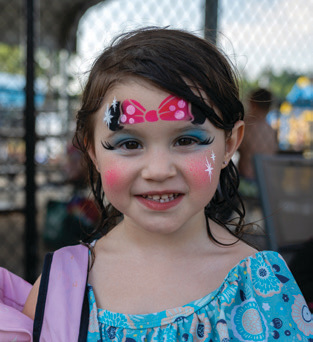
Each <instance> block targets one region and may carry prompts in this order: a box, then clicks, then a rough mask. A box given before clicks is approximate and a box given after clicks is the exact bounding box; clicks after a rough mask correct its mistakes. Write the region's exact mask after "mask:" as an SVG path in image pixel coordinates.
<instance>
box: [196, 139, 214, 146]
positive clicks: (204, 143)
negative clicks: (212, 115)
mask: <svg viewBox="0 0 313 342" xmlns="http://www.w3.org/2000/svg"><path fill="white" fill-rule="evenodd" d="M214 139H215V137H213V138H209V139H205V140H203V141H200V142H199V145H210V144H212V142H213V141H214Z"/></svg>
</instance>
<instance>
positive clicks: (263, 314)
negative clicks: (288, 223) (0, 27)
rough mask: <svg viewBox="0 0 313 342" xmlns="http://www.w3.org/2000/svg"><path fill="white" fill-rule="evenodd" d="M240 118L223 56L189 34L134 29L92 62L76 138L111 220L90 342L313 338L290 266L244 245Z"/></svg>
mask: <svg viewBox="0 0 313 342" xmlns="http://www.w3.org/2000/svg"><path fill="white" fill-rule="evenodd" d="M243 117H244V110H243V106H242V104H241V102H240V100H239V98H238V88H237V83H236V79H235V76H234V73H233V71H232V69H231V67H230V65H229V63H228V61H227V59H226V58H225V57H224V56H223V55H222V54H221V53H220V52H219V51H218V50H217V49H216V47H214V46H213V45H211V44H210V43H209V42H207V41H205V40H203V39H201V38H198V37H196V36H193V35H191V34H189V33H187V32H184V31H178V30H170V29H158V28H149V29H142V30H139V31H136V32H131V33H129V34H125V35H122V36H121V37H119V38H118V39H117V40H116V41H115V42H114V43H113V44H112V46H110V47H109V48H107V49H106V50H105V51H104V52H103V53H102V54H101V55H100V57H99V58H98V59H97V61H96V62H95V64H94V65H93V68H92V70H91V73H90V76H89V80H88V82H87V85H86V88H85V91H84V94H83V100H82V107H81V109H80V110H79V112H78V115H77V130H76V135H75V139H76V141H77V142H78V144H79V147H80V149H81V150H82V151H83V153H85V155H86V157H87V160H88V163H89V172H90V181H91V186H92V191H93V193H94V196H95V198H96V200H97V202H98V205H99V207H100V209H101V213H102V221H101V225H100V226H99V228H98V229H97V230H96V231H95V232H94V234H93V237H94V239H95V238H97V239H95V240H94V241H93V242H92V243H91V244H90V245H89V248H90V253H89V254H90V262H89V272H88V279H87V282H88V284H87V294H88V306H89V322H88V333H87V340H88V341H127V342H133V341H224V342H225V341H230V340H238V341H268V340H277V339H280V340H282V341H285V340H286V339H287V337H288V340H291V341H296V340H301V341H309V338H313V323H312V320H311V315H310V314H309V311H308V308H307V306H306V304H305V301H304V299H303V297H302V295H301V292H300V290H299V288H298V286H297V285H296V283H295V281H294V279H293V277H292V275H291V273H290V272H289V270H288V268H287V266H286V264H285V262H284V261H283V259H282V258H281V256H279V255H278V254H277V253H275V252H270V251H267V252H258V251H257V250H256V249H254V248H253V247H251V246H250V245H248V244H247V243H245V242H244V241H243V240H242V234H243V228H244V207H243V203H242V201H241V199H240V197H239V195H238V192H237V188H238V174H237V171H236V168H235V166H234V164H233V162H232V160H231V158H232V156H233V154H234V152H235V151H236V149H237V148H238V146H239V144H240V142H241V140H242V137H243V134H244V124H243ZM229 209H231V211H233V212H234V213H235V214H236V215H235V216H237V219H235V218H233V219H231V218H229V217H228V216H229V215H226V212H229ZM99 237H100V238H99ZM39 284H40V279H39V280H38V281H37V282H36V284H35V285H34V287H33V289H32V291H31V293H30V295H29V297H28V300H27V302H26V305H25V307H24V313H26V314H27V315H28V316H29V317H31V318H34V317H35V311H36V302H37V297H38V289H39ZM40 286H42V285H40ZM48 294H49V293H48ZM48 299H49V295H48V297H47V300H48ZM50 300H51V298H50ZM54 300H57V298H54ZM58 305H59V306H61V307H62V303H59V304H58ZM80 310H81V309H80ZM37 312H38V307H37ZM37 312H36V315H37ZM46 319H47V320H49V317H46ZM68 319H69V322H70V319H71V318H70V317H69V318H68ZM51 329H52V330H53V329H55V330H57V329H59V330H60V328H59V327H53V326H52V325H51Z"/></svg>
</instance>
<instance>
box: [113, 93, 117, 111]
mask: <svg viewBox="0 0 313 342" xmlns="http://www.w3.org/2000/svg"><path fill="white" fill-rule="evenodd" d="M116 106H117V100H116V97H115V96H114V99H113V102H112V107H113V109H114V111H115V110H116Z"/></svg>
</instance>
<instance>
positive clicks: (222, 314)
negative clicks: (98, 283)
mask: <svg viewBox="0 0 313 342" xmlns="http://www.w3.org/2000/svg"><path fill="white" fill-rule="evenodd" d="M88 291H89V305H90V320H89V330H88V338H87V341H97V342H100V341H110V342H112V341H116V342H117V341H119V342H120V341H121V342H122V341H123V342H124V341H125V342H144V341H162V342H166V341H168V342H175V341H182V342H187V341H188V342H189V341H208V342H211V341H212V342H213V341H221V342H228V341H276V340H279V341H312V342H313V320H312V315H311V313H310V311H309V309H308V306H307V304H306V302H305V300H304V298H303V296H302V294H301V291H300V289H299V287H298V285H297V284H296V282H295V280H294V278H293V276H292V274H291V273H290V271H289V269H288V267H287V265H286V263H285V261H284V260H283V258H282V257H281V256H280V255H279V254H277V253H276V252H271V251H266V252H258V253H256V254H255V255H254V256H250V257H248V258H246V259H244V260H242V261H241V262H240V263H239V264H237V265H236V266H235V267H234V268H233V269H232V270H231V271H230V272H229V274H228V275H227V277H226V278H225V280H224V281H223V283H222V284H221V286H220V287H219V288H218V289H216V290H215V291H213V292H212V293H210V294H208V295H207V296H205V297H203V298H201V299H199V300H196V301H193V302H191V303H189V304H187V305H184V306H182V307H179V308H176V309H170V310H166V311H162V312H158V313H154V314H145V315H125V314H120V313H113V312H109V311H107V310H102V309H99V308H97V306H96V301H95V297H94V293H93V290H92V287H91V286H90V285H88Z"/></svg>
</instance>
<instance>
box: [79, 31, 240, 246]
mask: <svg viewBox="0 0 313 342" xmlns="http://www.w3.org/2000/svg"><path fill="white" fill-rule="evenodd" d="M128 77H139V78H142V79H144V80H145V81H148V82H152V83H153V84H154V85H155V86H157V87H160V88H161V89H163V90H166V91H167V92H169V93H172V94H175V95H176V96H178V97H181V98H184V99H185V100H186V101H188V102H190V103H191V104H192V106H193V110H196V111H199V113H202V114H203V115H205V117H206V118H207V119H208V120H209V121H210V122H211V123H212V124H213V125H214V126H215V127H217V128H219V129H223V130H224V131H225V132H226V134H227V135H228V136H229V135H231V131H232V128H233V127H234V124H235V123H236V122H237V121H238V120H243V118H244V109H243V105H242V103H241V101H240V100H239V90H238V83H237V78H236V75H235V72H234V69H233V67H232V66H231V64H230V62H229V61H228V59H227V57H226V56H224V55H223V53H222V52H220V51H219V50H218V49H217V48H216V46H214V45H213V44H211V43H210V42H208V41H206V40H205V39H202V38H199V37H197V36H195V35H193V34H190V33H188V32H186V31H183V30H174V29H168V28H155V27H150V28H144V29H140V30H136V31H132V32H129V33H125V34H122V35H120V36H119V37H117V38H116V39H115V40H114V41H113V43H112V44H111V45H110V46H109V47H107V48H106V49H105V50H104V51H103V52H102V53H101V54H100V56H99V57H98V58H97V59H96V61H95V63H94V64H93V66H92V69H91V71H90V74H89V78H88V81H87V84H86V87H85V89H84V92H83V96H82V105H81V109H80V110H79V111H78V113H77V128H76V132H75V136H74V141H75V142H76V145H77V147H78V148H79V149H80V150H81V151H82V152H83V153H84V154H85V157H86V160H87V163H88V169H89V180H90V184H91V189H92V192H93V194H94V197H95V200H96V202H97V204H98V206H99V209H100V211H101V214H102V220H101V223H100V225H99V227H97V228H96V229H95V231H94V233H93V234H92V237H95V236H102V235H105V234H106V233H107V232H108V231H110V230H111V229H112V228H113V227H114V225H115V224H116V222H117V220H118V218H119V217H122V214H121V213H120V212H119V211H118V210H117V209H115V208H114V207H113V206H112V205H111V204H105V201H104V200H105V194H104V192H103V188H102V184H101V177H100V174H99V173H98V172H97V170H96V169H95V167H94V165H93V163H92V161H91V159H90V157H89V155H88V150H89V148H94V146H93V144H94V136H93V134H94V120H95V113H96V112H97V111H98V110H99V109H100V107H101V106H102V105H103V98H104V97H105V95H106V92H107V91H108V90H109V89H110V88H111V87H113V86H114V85H115V84H117V83H119V82H121V81H123V80H124V79H125V78H128ZM203 94H205V95H203ZM204 96H205V97H206V99H209V101H210V104H208V103H207V101H206V100H205V99H204ZM213 107H216V108H218V110H219V112H220V115H217V114H216V113H215V111H214V110H213ZM238 186H239V177H238V172H237V169H236V167H235V165H234V164H233V162H232V161H230V162H229V164H228V165H227V166H226V167H225V168H223V169H222V171H221V175H220V182H219V187H218V189H217V191H216V193H215V195H214V196H213V198H212V200H211V201H210V203H208V205H207V206H206V207H205V216H206V218H207V229H208V234H209V236H210V238H211V239H213V240H214V241H216V240H215V238H214V237H213V236H212V233H211V231H210V227H209V224H208V222H209V220H208V218H210V219H212V220H213V221H215V222H217V223H218V224H220V225H222V226H223V227H224V228H226V229H228V230H229V231H231V232H232V233H233V234H234V235H236V236H237V237H239V238H240V235H241V232H242V227H243V225H244V215H245V209H244V205H243V202H242V200H241V198H240V196H239V193H238ZM230 211H231V212H235V213H237V218H236V220H235V221H234V219H230V218H229V214H226V213H229V212H230ZM230 224H233V225H235V230H233V229H230V228H229V225H230ZM216 242H218V241H216Z"/></svg>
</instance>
